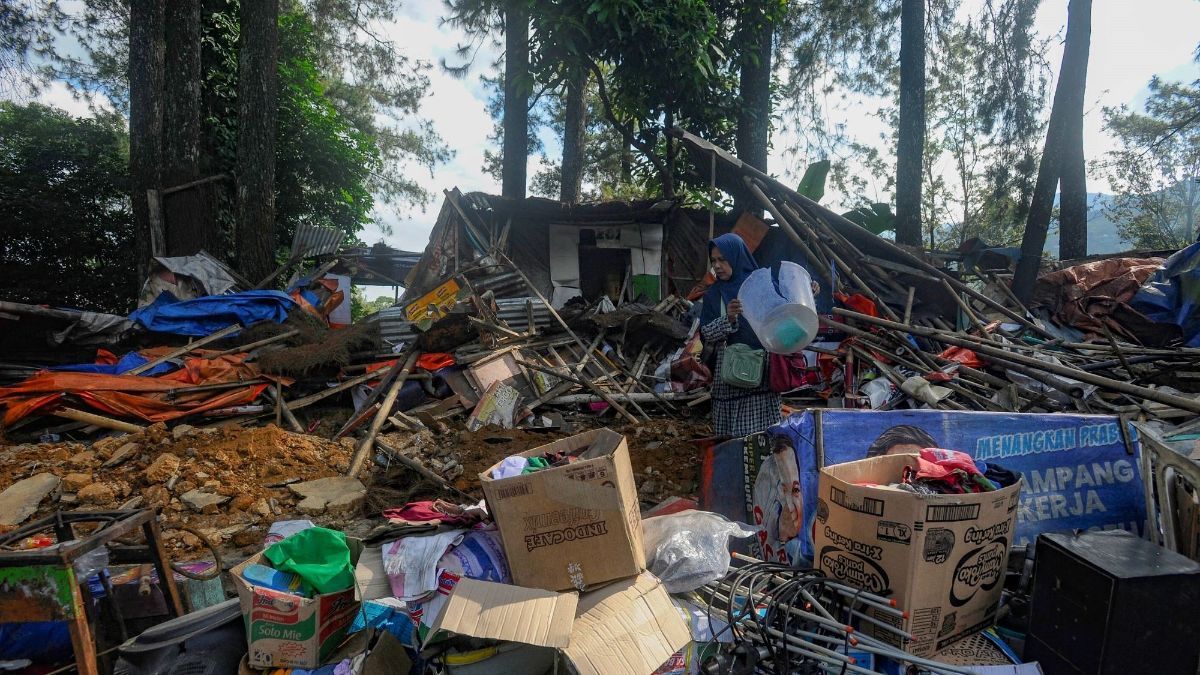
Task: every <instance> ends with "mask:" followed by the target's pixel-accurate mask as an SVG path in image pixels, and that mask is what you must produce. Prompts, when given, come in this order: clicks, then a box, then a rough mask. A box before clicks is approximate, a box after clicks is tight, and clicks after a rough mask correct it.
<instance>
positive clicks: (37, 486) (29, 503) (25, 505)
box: [0, 473, 62, 526]
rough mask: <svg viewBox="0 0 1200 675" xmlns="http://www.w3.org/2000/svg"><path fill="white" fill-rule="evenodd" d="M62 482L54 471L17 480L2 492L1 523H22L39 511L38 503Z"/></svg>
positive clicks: (0, 498)
mask: <svg viewBox="0 0 1200 675" xmlns="http://www.w3.org/2000/svg"><path fill="white" fill-rule="evenodd" d="M61 483H62V481H61V480H59V478H58V476H55V475H54V474H52V473H39V474H38V475H36V476H31V477H29V478H26V479H25V480H21V481H17V482H16V483H13V484H12V485H10V486H9V487H8V489H7V490H5V491H4V492H0V525H9V526H11V525H20V524H21V523H23V522H25V519H26V518H28V517H29V516H32V515H33V514H34V513H37V508H38V504H41V503H42V500H43V499H45V498H46V497H47V496H49V495H50V493H51V492H54V491H55V490H56V489H58V486H59V485H60V484H61Z"/></svg>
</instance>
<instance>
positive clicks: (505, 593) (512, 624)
mask: <svg viewBox="0 0 1200 675" xmlns="http://www.w3.org/2000/svg"><path fill="white" fill-rule="evenodd" d="M578 604H579V596H577V595H575V594H574V593H555V592H553V591H544V590H541V589H537V588H525V587H523V586H512V585H509V584H497V583H493V582H490V581H477V580H475V579H467V578H463V579H460V580H459V582H458V584H457V585H456V586H455V587H454V592H453V593H451V594H450V597H449V599H447V600H446V605H445V606H444V607H443V608H442V613H441V615H439V616H438V618H437V621H436V622H434V625H433V629H432V630H430V631H429V637H430V638H432V637H433V636H434V635H436V634H437V633H438V631H441V630H445V631H448V632H451V633H458V634H459V635H470V636H471V637H477V638H486V639H490V640H507V641H510V642H520V643H522V644H527V645H534V646H537V647H554V648H557V649H561V648H564V647H566V646H567V644H568V643H569V642H570V640H571V622H572V621H573V620H574V619H575V609H576V606H577V605H578Z"/></svg>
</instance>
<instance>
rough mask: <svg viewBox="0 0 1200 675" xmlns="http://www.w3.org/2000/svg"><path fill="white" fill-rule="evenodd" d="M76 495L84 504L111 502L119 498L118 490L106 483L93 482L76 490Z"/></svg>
mask: <svg viewBox="0 0 1200 675" xmlns="http://www.w3.org/2000/svg"><path fill="white" fill-rule="evenodd" d="M75 496H76V497H78V498H79V501H80V502H81V503H83V504H97V505H105V504H111V503H113V501H114V500H116V498H117V494H116V492H114V491H113V489H112V487H110V486H109V485H107V484H105V483H92V484H91V485H88V486H87V487H85V488H83V489H82V490H80V491H79V492H76V493H75Z"/></svg>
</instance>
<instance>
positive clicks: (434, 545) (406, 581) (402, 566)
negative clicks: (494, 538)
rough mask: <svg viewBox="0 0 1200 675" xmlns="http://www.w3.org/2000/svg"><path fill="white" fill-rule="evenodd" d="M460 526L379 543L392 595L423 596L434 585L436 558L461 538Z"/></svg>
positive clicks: (434, 589)
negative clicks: (445, 530)
mask: <svg viewBox="0 0 1200 675" xmlns="http://www.w3.org/2000/svg"><path fill="white" fill-rule="evenodd" d="M465 534H466V532H465V531H464V530H452V531H450V532H441V533H438V534H434V535H430V536H427V537H405V538H403V539H399V540H397V541H394V542H392V543H390V544H386V545H385V546H384V547H383V569H384V572H386V573H387V577H388V582H389V583H390V584H391V586H392V595H394V596H395V597H397V598H399V599H401V600H404V601H408V600H416V599H418V598H424V597H426V596H428V595H430V594H431V593H433V592H434V591H436V590H437V588H438V562H439V561H440V560H441V559H442V556H444V555H445V554H446V551H447V550H449V549H450V547H451V546H454V545H456V544H458V543H459V542H460V541H462V538H463V536H464V535H465Z"/></svg>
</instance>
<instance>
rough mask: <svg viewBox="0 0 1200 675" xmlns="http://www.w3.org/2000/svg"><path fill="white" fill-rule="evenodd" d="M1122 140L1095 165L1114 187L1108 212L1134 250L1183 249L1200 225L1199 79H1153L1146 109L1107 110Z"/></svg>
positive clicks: (1110, 123) (1113, 129) (1111, 125)
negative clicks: (1177, 81) (1100, 162)
mask: <svg viewBox="0 0 1200 675" xmlns="http://www.w3.org/2000/svg"><path fill="white" fill-rule="evenodd" d="M1104 115H1105V124H1106V127H1107V128H1108V130H1109V131H1110V132H1112V133H1113V134H1114V135H1115V136H1116V137H1117V140H1118V141H1119V142H1120V144H1121V145H1120V148H1118V149H1117V150H1115V151H1113V152H1110V153H1109V157H1108V161H1107V162H1106V163H1104V164H1102V165H1100V166H1098V167H1097V168H1098V169H1100V170H1102V171H1104V172H1105V173H1107V176H1108V179H1109V181H1110V182H1111V183H1112V185H1113V187H1114V188H1115V190H1116V195H1115V196H1114V199H1113V200H1112V202H1111V203H1110V204H1109V205H1107V206H1106V207H1105V211H1106V215H1107V216H1108V217H1109V218H1110V219H1112V220H1113V221H1114V222H1115V223H1116V224H1117V233H1118V234H1119V235H1120V236H1121V238H1122V239H1123V240H1125V241H1127V242H1129V243H1130V244H1132V245H1133V246H1134V247H1135V248H1143V249H1172V248H1183V247H1184V246H1187V245H1188V244H1190V243H1192V242H1193V241H1196V240H1197V234H1198V232H1197V228H1198V227H1200V81H1197V82H1194V83H1192V85H1191V86H1189V85H1186V84H1181V83H1172V82H1163V81H1161V80H1159V79H1158V78H1155V79H1154V80H1152V81H1151V82H1150V96H1149V97H1148V98H1147V100H1146V110H1145V113H1144V114H1143V113H1137V112H1132V111H1130V110H1129V109H1128V108H1126V107H1121V108H1117V109H1112V108H1109V109H1105V111H1104Z"/></svg>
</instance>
